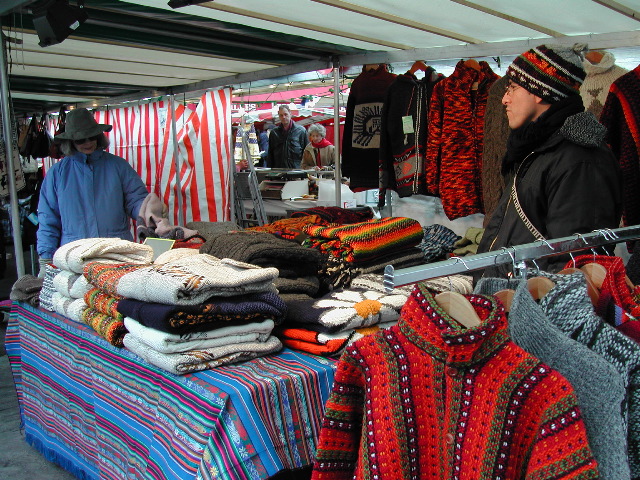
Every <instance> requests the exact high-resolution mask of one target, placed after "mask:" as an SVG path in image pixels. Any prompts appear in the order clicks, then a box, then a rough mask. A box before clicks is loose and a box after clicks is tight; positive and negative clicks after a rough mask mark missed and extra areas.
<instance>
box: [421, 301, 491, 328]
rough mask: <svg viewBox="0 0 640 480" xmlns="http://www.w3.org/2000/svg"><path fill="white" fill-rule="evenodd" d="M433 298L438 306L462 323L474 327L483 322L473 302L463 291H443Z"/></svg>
mask: <svg viewBox="0 0 640 480" xmlns="http://www.w3.org/2000/svg"><path fill="white" fill-rule="evenodd" d="M433 298H434V299H435V301H436V303H437V304H438V306H439V307H440V308H442V309H443V310H444V311H445V312H446V313H447V315H449V316H450V317H451V318H453V319H454V320H455V321H456V322H458V323H459V324H460V325H462V326H464V327H467V328H473V327H477V326H478V325H480V324H481V323H482V320H480V317H479V316H478V314H477V313H476V310H475V308H473V305H471V302H469V300H467V298H466V297H465V296H464V295H462V294H461V293H458V292H441V293H438V294H437V295H436V296H435V297H433Z"/></svg>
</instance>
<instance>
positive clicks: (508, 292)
mask: <svg viewBox="0 0 640 480" xmlns="http://www.w3.org/2000/svg"><path fill="white" fill-rule="evenodd" d="M515 294H516V291H515V290H512V289H510V288H505V289H504V290H498V291H497V292H496V293H494V294H493V296H494V297H496V298H497V299H498V300H500V303H502V305H503V306H504V311H505V312H507V313H509V311H510V310H511V302H513V297H514V295H515Z"/></svg>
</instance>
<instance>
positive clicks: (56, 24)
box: [32, 0, 89, 47]
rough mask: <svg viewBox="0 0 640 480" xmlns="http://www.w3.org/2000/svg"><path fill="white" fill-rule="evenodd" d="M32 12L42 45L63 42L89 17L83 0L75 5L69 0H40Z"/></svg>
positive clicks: (39, 43)
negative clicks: (70, 3)
mask: <svg viewBox="0 0 640 480" xmlns="http://www.w3.org/2000/svg"><path fill="white" fill-rule="evenodd" d="M32 12H33V26H34V27H35V29H36V33H37V34H38V38H39V39H40V41H39V42H38V45H40V46H41V47H48V46H49V45H55V44H56V43H60V42H62V41H63V40H64V39H65V38H67V37H68V36H69V35H71V34H72V33H73V31H74V30H75V29H76V28H78V27H79V26H80V25H82V24H83V23H84V22H85V21H86V20H87V19H88V18H89V15H87V12H86V11H85V9H84V2H83V1H79V2H78V6H74V5H69V0H40V1H38V2H35V3H34V4H33V6H32Z"/></svg>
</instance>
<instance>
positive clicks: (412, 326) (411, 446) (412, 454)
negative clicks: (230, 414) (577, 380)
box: [312, 285, 598, 480]
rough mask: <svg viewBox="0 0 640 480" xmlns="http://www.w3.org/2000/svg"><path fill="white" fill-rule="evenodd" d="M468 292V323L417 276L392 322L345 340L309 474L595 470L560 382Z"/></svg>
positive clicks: (437, 475)
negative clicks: (473, 319) (473, 320)
mask: <svg viewBox="0 0 640 480" xmlns="http://www.w3.org/2000/svg"><path fill="white" fill-rule="evenodd" d="M467 298H469V299H470V301H471V302H472V303H473V305H474V307H475V309H476V312H477V313H478V315H479V316H480V318H481V319H482V320H483V321H482V323H481V324H480V325H479V326H477V327H475V328H472V329H464V328H463V327H462V326H461V325H460V324H458V323H457V322H456V321H455V320H453V319H451V318H450V317H449V316H448V315H447V314H446V313H445V312H444V311H443V310H442V309H440V308H439V307H438V306H437V304H436V303H435V300H434V299H433V296H432V295H431V294H430V293H429V292H428V291H427V290H426V289H425V288H424V287H423V286H421V285H418V286H417V287H416V288H414V290H413V292H412V294H411V296H410V297H409V299H408V300H407V303H406V304H405V306H404V308H403V310H402V316H401V318H400V321H399V322H398V324H397V325H396V326H394V327H391V328H389V329H387V330H384V331H381V332H378V333H376V334H374V335H371V336H368V337H365V338H363V339H361V340H358V341H357V342H355V343H354V344H353V345H352V346H350V347H348V348H347V350H346V351H345V353H344V354H343V356H342V358H341V359H340V361H339V363H338V367H337V371H336V375H335V382H334V385H333V389H332V392H331V394H330V396H329V399H328V401H327V404H326V411H325V418H324V421H323V425H322V429H321V431H320V438H319V443H318V450H317V454H316V461H315V464H314V470H313V474H312V479H313V480H325V479H352V478H357V479H365V478H367V479H368V478H370V479H374V478H378V479H380V480H383V479H384V480H390V479H392V480H396V479H399V478H402V479H405V480H406V479H426V478H433V479H454V478H456V479H459V480H478V479H498V478H502V479H524V478H528V479H534V478H535V479H537V480H543V479H549V480H550V479H588V478H589V479H592V478H593V479H595V478H598V472H597V466H596V461H595V460H594V458H593V455H592V453H591V450H590V448H589V444H588V442H587V437H586V431H585V426H584V423H583V420H582V414H581V413H580V409H579V408H578V405H577V400H576V396H575V393H574V392H573V389H572V387H571V385H570V384H569V382H568V381H567V380H565V379H564V377H562V376H561V375H560V374H559V373H558V372H556V371H555V370H553V369H551V368H550V367H548V366H547V365H545V364H544V363H542V362H540V361H539V360H538V359H536V358H534V357H533V356H531V355H529V354H528V353H526V352H525V351H524V350H522V349H521V348H520V347H518V346H516V345H515V344H514V343H513V342H512V341H511V340H510V339H509V337H508V335H507V323H506V319H505V315H504V309H503V308H502V307H501V306H499V305H498V304H497V303H496V301H495V300H493V299H492V298H491V297H483V296H469V297H467Z"/></svg>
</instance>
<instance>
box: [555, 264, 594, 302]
mask: <svg viewBox="0 0 640 480" xmlns="http://www.w3.org/2000/svg"><path fill="white" fill-rule="evenodd" d="M578 272H579V273H581V274H582V275H584V278H585V280H586V281H587V294H588V295H589V298H590V299H591V304H592V305H593V306H594V307H595V306H596V305H597V304H598V300H599V299H600V290H599V289H598V287H596V286H595V284H594V283H593V280H591V277H590V276H588V275H586V274H585V272H583V271H582V270H580V269H579V268H565V269H564V270H560V271H559V272H558V274H559V275H570V274H572V273H578Z"/></svg>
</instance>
